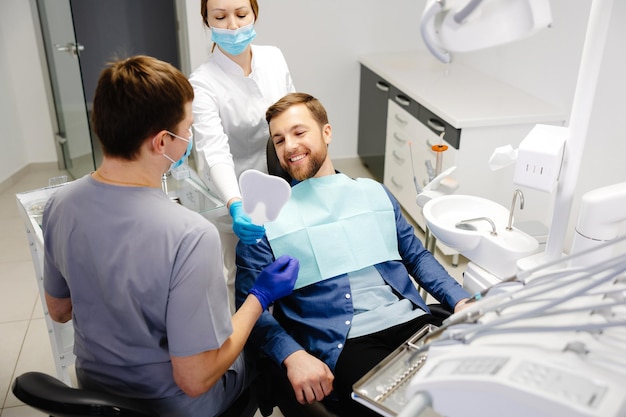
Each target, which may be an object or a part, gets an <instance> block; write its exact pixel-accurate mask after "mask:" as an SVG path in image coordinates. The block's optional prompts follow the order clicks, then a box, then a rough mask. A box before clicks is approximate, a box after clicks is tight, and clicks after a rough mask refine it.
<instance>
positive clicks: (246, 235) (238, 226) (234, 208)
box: [229, 200, 265, 245]
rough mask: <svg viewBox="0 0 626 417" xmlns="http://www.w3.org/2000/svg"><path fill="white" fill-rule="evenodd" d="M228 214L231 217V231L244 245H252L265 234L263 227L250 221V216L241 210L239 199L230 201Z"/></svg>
mask: <svg viewBox="0 0 626 417" xmlns="http://www.w3.org/2000/svg"><path fill="white" fill-rule="evenodd" d="M229 211H230V216H231V217H232V218H233V231H234V232H235V234H236V235H237V237H238V238H239V240H241V241H242V242H243V243H245V244H246V245H252V244H253V243H255V242H256V241H257V240H259V239H261V238H262V237H263V235H264V234H265V227H263V226H259V225H258V224H254V223H252V220H250V217H249V216H248V215H247V214H246V213H245V212H244V211H243V207H242V205H241V200H239V201H235V202H233V203H231V205H230V208H229Z"/></svg>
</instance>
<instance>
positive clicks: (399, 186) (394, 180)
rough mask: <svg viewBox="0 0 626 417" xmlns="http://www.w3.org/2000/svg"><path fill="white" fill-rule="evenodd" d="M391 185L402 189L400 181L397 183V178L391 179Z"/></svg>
mask: <svg viewBox="0 0 626 417" xmlns="http://www.w3.org/2000/svg"><path fill="white" fill-rule="evenodd" d="M391 183H392V184H393V185H395V186H396V187H397V188H399V189H402V188H403V187H402V184H400V183H399V182H398V181H396V179H395V177H391Z"/></svg>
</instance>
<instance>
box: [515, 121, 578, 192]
mask: <svg viewBox="0 0 626 417" xmlns="http://www.w3.org/2000/svg"><path fill="white" fill-rule="evenodd" d="M568 136H569V129H568V128H566V127H562V126H551V125H536V126H535V127H534V128H533V129H532V130H531V131H530V133H528V135H527V136H526V137H525V138H524V139H523V140H522V142H521V143H520V145H519V148H518V152H517V161H516V163H515V175H514V177H513V183H515V184H517V185H521V186H525V187H529V188H533V189H535V190H539V191H545V192H548V193H550V192H552V191H553V190H554V187H555V186H556V182H557V180H558V179H559V173H560V171H561V163H562V162H563V151H564V149H565V141H566V140H567V137H568Z"/></svg>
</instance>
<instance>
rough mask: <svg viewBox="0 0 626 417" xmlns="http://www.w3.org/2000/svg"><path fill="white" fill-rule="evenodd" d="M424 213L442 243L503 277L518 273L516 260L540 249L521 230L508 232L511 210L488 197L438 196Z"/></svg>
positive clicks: (430, 228)
mask: <svg viewBox="0 0 626 417" xmlns="http://www.w3.org/2000/svg"><path fill="white" fill-rule="evenodd" d="M423 214H424V218H425V219H426V224H427V225H428V229H429V230H430V232H431V233H432V234H433V235H434V236H435V237H436V238H437V239H438V240H439V241H441V243H443V244H445V245H447V246H449V247H451V248H452V249H455V250H457V251H458V252H460V253H461V254H462V255H463V256H465V257H466V258H468V259H469V260H470V261H472V262H474V263H476V264H477V265H479V266H481V267H482V268H484V269H486V270H487V271H489V272H491V273H492V274H494V275H496V276H498V277H501V278H506V277H508V276H511V275H513V274H515V273H516V272H517V265H516V261H517V260H519V259H521V258H524V257H526V256H528V255H530V254H532V253H533V252H535V251H536V250H537V248H538V247H539V242H537V240H536V239H535V238H533V237H532V236H530V235H528V234H526V233H524V232H522V231H521V230H519V229H516V228H515V227H513V228H512V229H511V230H507V229H506V226H507V224H508V220H509V210H508V209H506V208H504V207H503V206H501V205H500V204H498V203H496V202H494V201H491V200H487V199H485V198H481V197H475V196H471V195H447V196H443V197H438V198H435V199H433V200H430V201H429V202H428V203H426V204H425V205H424V208H423ZM468 220H469V221H468ZM494 228H495V233H494ZM470 229H471V230H470Z"/></svg>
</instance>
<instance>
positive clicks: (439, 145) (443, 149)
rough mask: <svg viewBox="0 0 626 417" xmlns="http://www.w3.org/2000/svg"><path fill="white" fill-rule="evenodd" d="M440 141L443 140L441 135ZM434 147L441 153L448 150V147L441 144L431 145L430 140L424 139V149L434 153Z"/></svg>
mask: <svg viewBox="0 0 626 417" xmlns="http://www.w3.org/2000/svg"><path fill="white" fill-rule="evenodd" d="M442 139H443V135H442ZM435 146H437V147H438V148H439V149H440V150H442V151H446V150H448V145H444V144H443V143H438V144H436V145H433V144H432V142H431V141H430V139H426V147H427V148H428V150H429V151H433V152H436V151H435V149H433V148H434V147H435Z"/></svg>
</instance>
